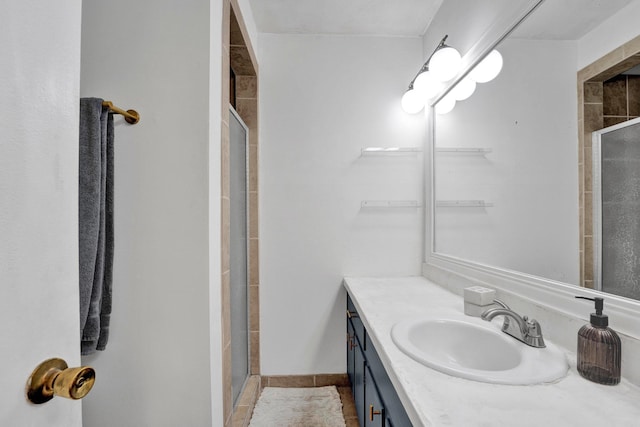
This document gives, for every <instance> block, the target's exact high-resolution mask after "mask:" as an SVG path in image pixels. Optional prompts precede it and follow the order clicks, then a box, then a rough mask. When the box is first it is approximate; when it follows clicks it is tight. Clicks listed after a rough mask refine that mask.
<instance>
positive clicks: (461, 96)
mask: <svg viewBox="0 0 640 427" xmlns="http://www.w3.org/2000/svg"><path fill="white" fill-rule="evenodd" d="M447 37H449V36H448V35H445V36H444V37H443V38H442V40H440V43H438V46H437V47H436V48H435V50H434V51H433V52H432V53H431V55H430V56H429V58H428V59H427V61H426V62H425V63H424V64H423V65H422V67H421V68H420V70H419V71H418V74H416V76H415V77H414V78H413V80H411V83H409V88H408V89H407V91H406V92H405V94H404V95H403V96H402V109H403V110H404V111H405V112H406V113H408V114H416V113H418V112H420V111H421V110H422V109H423V108H424V107H425V105H428V104H429V102H430V101H431V100H432V99H433V98H434V97H435V96H437V95H438V94H439V93H440V92H441V91H442V89H443V88H444V86H445V83H446V82H448V81H450V80H451V79H453V78H454V77H455V76H457V75H458V73H459V72H460V67H461V65H462V57H461V56H460V53H458V51H457V50H456V49H454V48H452V47H451V46H448V45H446V44H445V41H446V40H447ZM502 62H503V61H502V55H501V54H500V52H498V51H497V50H495V49H494V50H492V51H491V52H490V53H489V54H488V55H487V56H486V57H485V58H484V59H483V60H482V61H480V63H478V65H476V66H475V67H474V68H473V69H472V70H471V71H470V72H469V75H467V76H466V77H464V78H463V79H462V80H460V81H459V82H458V83H457V84H456V86H455V87H454V88H453V89H451V91H450V92H449V93H448V94H447V95H445V96H444V97H443V98H442V99H441V100H440V101H438V103H437V104H436V113H437V114H446V113H448V112H449V111H451V110H453V108H454V107H455V105H456V101H463V100H465V99H467V98H469V97H470V96H471V95H472V94H473V92H474V91H475V90H476V83H486V82H489V81H491V80H493V79H494V78H495V77H496V76H497V75H498V74H499V73H500V71H501V70H502Z"/></svg>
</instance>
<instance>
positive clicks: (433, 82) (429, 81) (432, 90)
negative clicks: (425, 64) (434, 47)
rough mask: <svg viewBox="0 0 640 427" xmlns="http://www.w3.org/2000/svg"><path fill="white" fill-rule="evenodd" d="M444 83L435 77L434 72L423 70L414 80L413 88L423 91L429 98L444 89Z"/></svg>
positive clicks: (424, 95)
mask: <svg viewBox="0 0 640 427" xmlns="http://www.w3.org/2000/svg"><path fill="white" fill-rule="evenodd" d="M443 86H444V85H443V83H442V82H441V81H439V80H438V79H436V78H435V76H434V75H433V73H432V72H430V71H428V70H427V71H423V72H422V73H420V74H419V75H418V77H416V80H415V81H414V82H413V88H414V89H415V90H417V91H418V92H420V93H422V96H423V97H424V98H425V99H426V100H429V99H431V98H433V97H434V96H436V95H437V94H438V93H440V91H441V90H442V87H443Z"/></svg>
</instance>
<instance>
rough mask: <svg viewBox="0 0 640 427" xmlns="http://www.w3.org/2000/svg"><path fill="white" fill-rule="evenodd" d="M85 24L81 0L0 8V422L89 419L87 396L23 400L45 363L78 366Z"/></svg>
mask: <svg viewBox="0 0 640 427" xmlns="http://www.w3.org/2000/svg"><path fill="white" fill-rule="evenodd" d="M80 21H81V0H64V1H59V2H43V1H35V0H24V1H16V2H3V4H2V12H1V13H0V331H1V332H0V363H1V367H0V425H1V426H19V427H23V426H47V427H49V426H64V427H78V426H81V425H82V421H81V402H80V401H72V400H66V399H62V398H57V397H56V398H54V399H53V400H51V401H50V402H47V403H45V404H42V405H33V404H30V403H28V402H27V400H26V398H25V384H26V381H27V378H28V377H29V375H30V374H31V372H32V371H33V369H34V368H35V367H36V366H37V365H38V364H39V363H40V362H42V361H43V360H45V359H49V358H51V357H60V358H63V359H65V360H66V361H67V362H68V364H69V365H70V366H79V363H80V344H79V337H80V334H79V313H78V223H77V216H78V213H77V211H78V194H77V191H78V190H77V188H78V175H77V174H78V148H77V146H78V142H77V141H78V96H79V80H80ZM97 381H99V374H98V375H97Z"/></svg>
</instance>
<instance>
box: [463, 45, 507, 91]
mask: <svg viewBox="0 0 640 427" xmlns="http://www.w3.org/2000/svg"><path fill="white" fill-rule="evenodd" d="M500 70H502V55H501V54H500V52H498V51H497V50H495V49H494V50H492V51H491V53H489V55H487V56H485V57H484V59H483V60H482V61H480V63H479V64H478V65H476V66H475V67H474V68H473V70H471V72H470V73H469V77H471V78H472V79H473V80H475V81H476V82H478V83H486V82H490V81H491V80H493V79H495V78H496V76H497V75H498V74H500Z"/></svg>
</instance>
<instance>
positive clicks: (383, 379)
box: [347, 295, 412, 427]
mask: <svg viewBox="0 0 640 427" xmlns="http://www.w3.org/2000/svg"><path fill="white" fill-rule="evenodd" d="M347 374H348V376H349V380H350V381H351V388H352V392H353V398H354V401H355V404H356V412H357V414H358V420H359V423H360V427H374V426H375V427H390V426H391V427H393V426H395V427H411V426H412V424H411V421H410V420H409V416H408V415H407V413H406V411H405V410H404V407H403V406H402V402H400V398H399V397H398V395H397V393H396V391H395V389H394V388H393V384H392V383H391V379H390V378H389V375H387V372H386V371H385V369H384V366H383V365H382V361H381V360H380V357H379V356H378V353H377V352H376V350H375V347H374V346H373V343H371V341H370V338H369V336H368V335H367V331H366V329H365V327H364V324H363V323H362V320H361V319H360V316H359V314H358V312H357V310H356V308H355V306H354V304H353V301H352V300H351V298H350V297H349V296H348V295H347Z"/></svg>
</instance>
